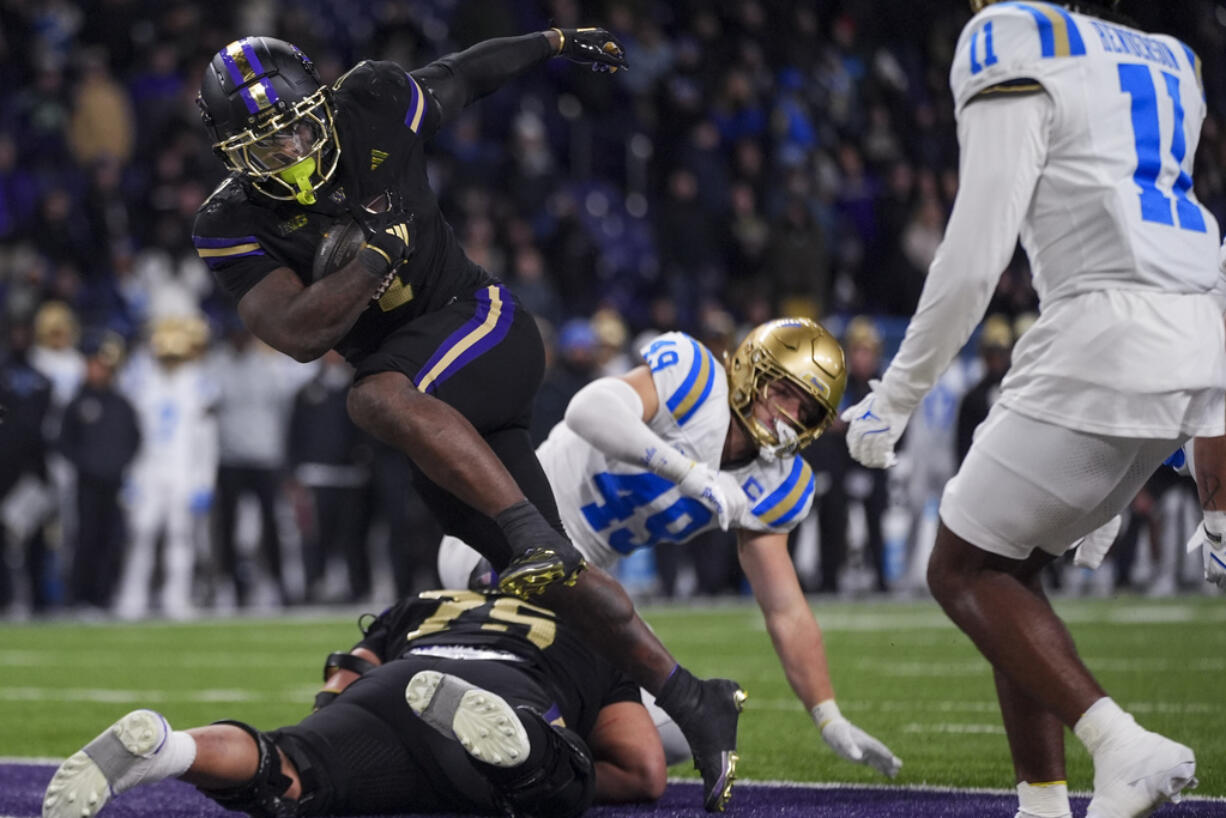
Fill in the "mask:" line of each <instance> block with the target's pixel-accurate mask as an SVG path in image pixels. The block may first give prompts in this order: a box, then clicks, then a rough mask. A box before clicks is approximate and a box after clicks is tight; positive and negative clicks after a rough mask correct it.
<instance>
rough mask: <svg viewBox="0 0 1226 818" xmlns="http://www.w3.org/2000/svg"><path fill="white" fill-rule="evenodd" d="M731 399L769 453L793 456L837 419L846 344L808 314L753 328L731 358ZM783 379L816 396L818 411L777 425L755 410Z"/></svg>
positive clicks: (844, 382)
mask: <svg viewBox="0 0 1226 818" xmlns="http://www.w3.org/2000/svg"><path fill="white" fill-rule="evenodd" d="M725 365H726V366H727V369H728V403H729V406H730V408H731V409H732V413H733V414H734V415H735V416H736V417H737V418H738V419H739V420H740V421H741V424H742V425H743V426H744V427H745V430H746V431H747V432H748V433H749V436H750V437H751V438H752V439H753V441H754V443H756V444H757V446H758V454H759V455H760V456H764V457H767V458H768V459H777V458H780V457H785V456H790V455H792V454H795V453H796V452H798V451H800V450H801V449H803V448H804V447H805V446H807V445H809V444H810V443H812V442H813V441H814V440H816V439H817V438H818V436H820V435H821V433H822V432H824V431H825V430H826V429H827V428H828V427H829V426H830V423H831V422H832V421H833V420H834V416H835V414H836V413H837V411H838V406H839V402H840V401H841V400H842V399H843V389H844V388H845V387H846V385H847V367H846V364H845V362H844V360H843V348H842V347H841V346H840V345H839V342H838V341H836V340H835V339H834V336H832V335H831V334H830V333H829V332H827V331H826V329H825V328H824V327H822V326H821V325H820V324H818V323H817V322H816V321H811V320H809V319H808V318H781V319H778V320H775V321H768V322H767V323H765V324H761V325H759V326H757V327H755V328H754V329H753V331H751V332H750V333H749V335H747V336H746V337H745V340H744V341H742V342H741V345H740V346H738V347H737V348H736V351H735V352H733V353H732V355H731V356H729V357H728V358H727V359H726V360H725ZM776 381H783V382H786V383H787V384H790V385H791V386H792V387H795V389H797V390H799V391H800V393H801V394H803V395H804V396H806V397H807V398H812V399H813V400H814V401H816V404H817V407H818V409H817V411H816V413H815V416H813V417H790V416H789V417H788V418H787V421H786V422H785V421H784V420H776V421H775V422H774V424H773V428H772V427H771V426H768V425H766V424H765V423H763V422H762V421H761V420H759V419H758V418H757V417H756V416H755V415H754V412H753V407H754V403H755V401H759V400H767V389H768V387H769V386H770V385H771V384H772V383H774V382H776Z"/></svg>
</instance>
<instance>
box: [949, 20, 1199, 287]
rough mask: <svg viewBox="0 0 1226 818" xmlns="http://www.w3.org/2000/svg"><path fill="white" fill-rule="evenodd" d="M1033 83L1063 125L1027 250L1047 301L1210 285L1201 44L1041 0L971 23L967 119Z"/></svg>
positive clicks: (1025, 231)
mask: <svg viewBox="0 0 1226 818" xmlns="http://www.w3.org/2000/svg"><path fill="white" fill-rule="evenodd" d="M1036 83H1037V84H1038V85H1039V86H1041V87H1042V89H1043V91H1045V92H1046V93H1047V94H1048V95H1049V96H1050V97H1051V99H1052V101H1053V103H1054V104H1053V116H1052V121H1051V123H1050V126H1049V127H1050V131H1049V134H1048V145H1047V158H1046V163H1045V166H1044V169H1043V172H1042V175H1041V177H1040V179H1039V182H1038V186H1037V188H1036V189H1035V193H1034V197H1033V199H1032V201H1031V205H1030V209H1029V211H1028V213H1027V214H1026V218H1025V221H1024V224H1023V227H1022V231H1021V241H1022V245H1023V247H1025V249H1026V252H1027V254H1028V256H1029V257H1030V263H1031V267H1032V269H1033V273H1034V285H1035V291H1036V292H1037V293H1038V294H1039V297H1040V299H1041V300H1042V301H1044V302H1046V301H1048V300H1050V299H1055V298H1061V297H1065V296H1068V295H1073V294H1077V293H1082V292H1086V291H1090V290H1104V289H1140V290H1160V291H1162V292H1167V293H1204V292H1208V291H1209V290H1210V289H1212V288H1213V286H1214V283H1215V280H1216V270H1215V269H1214V268H1213V263H1212V262H1213V259H1214V255H1215V251H1216V249H1217V243H1218V236H1219V234H1218V225H1217V222H1216V221H1215V219H1214V218H1213V216H1212V214H1210V213H1209V211H1208V210H1206V209H1205V208H1204V207H1203V206H1201V204H1200V203H1199V202H1198V201H1197V199H1196V195H1195V193H1194V192H1193V190H1192V160H1193V157H1194V156H1195V154H1196V145H1197V142H1198V141H1199V138H1200V129H1201V122H1202V121H1203V120H1204V118H1205V100H1204V94H1203V91H1202V88H1201V79H1200V59H1199V58H1198V57H1197V56H1196V54H1195V53H1194V52H1193V51H1192V49H1190V48H1188V47H1187V46H1186V45H1184V44H1183V43H1181V42H1180V41H1179V40H1177V39H1175V38H1173V37H1170V36H1167V35H1156V34H1146V33H1144V32H1141V31H1137V30H1135V29H1131V28H1128V27H1125V26H1122V25H1118V24H1115V23H1110V22H1106V21H1103V20H1099V19H1096V18H1093V17H1089V16H1086V15H1082V14H1076V13H1072V12H1069V11H1067V10H1065V9H1064V8H1061V7H1059V6H1055V5H1052V4H1049V3H1041V2H1005V3H996V4H994V5H991V6H988V7H987V8H986V9H984V10H983V11H982V12H980V13H979V14H977V15H975V17H973V18H972V19H971V21H970V22H969V23H967V25H966V28H964V29H963V31H962V35H961V37H960V38H959V41H958V48H957V54H956V56H955V59H954V63H953V67H952V69H951V72H950V84H951V86H952V89H953V95H954V101H955V105H956V106H957V112H958V115H959V116H961V113H962V111H963V110H964V109H965V107H966V106H967V105H968V104H969V103H971V101H972V100H973V99H975V97H976V96H977V95H980V94H984V93H987V94H1008V93H1017V92H1025V91H1028V90H1033V89H1034V86H1035V84H1036Z"/></svg>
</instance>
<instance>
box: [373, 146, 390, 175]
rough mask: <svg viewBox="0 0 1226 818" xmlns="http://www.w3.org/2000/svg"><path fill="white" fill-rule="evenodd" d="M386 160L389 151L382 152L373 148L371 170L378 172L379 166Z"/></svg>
mask: <svg viewBox="0 0 1226 818" xmlns="http://www.w3.org/2000/svg"><path fill="white" fill-rule="evenodd" d="M386 158H387V151H381V150H377V149H375V148H371V149H370V169H371V170H378V169H379V166H380V165H382V164H383V160H384V159H386Z"/></svg>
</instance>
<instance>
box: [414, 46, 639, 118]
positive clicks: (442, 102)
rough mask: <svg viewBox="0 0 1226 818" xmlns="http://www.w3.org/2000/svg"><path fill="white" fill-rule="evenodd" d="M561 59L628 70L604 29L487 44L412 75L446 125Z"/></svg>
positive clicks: (435, 62)
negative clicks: (538, 68) (545, 64)
mask: <svg viewBox="0 0 1226 818" xmlns="http://www.w3.org/2000/svg"><path fill="white" fill-rule="evenodd" d="M559 56H561V57H566V58H567V59H570V60H572V61H574V62H580V63H590V64H591V65H592V66H593V67H594V68H595V67H602V68H604V69H605V70H613V71H615V70H617V69H618V68H625V67H626V58H625V52H624V50H623V49H622V47H621V44H620V43H618V42H617V39H616V38H615V37H614V36H613V35H612V34H610V33H609V32H608V31H606V30H604V29H603V28H581V29H560V28H551V29H549V30H548V31H542V32H536V33H534V34H525V35H523V36H520V37H498V38H495V39H492V40H483V41H482V42H479V43H477V44H476V45H474V46H472V47H471V48H467V49H465V50H464V51H460V52H457V53H455V54H448V55H447V56H445V57H442V58H441V59H438V60H436V61H434V62H432V63H430V64H429V65H426V66H424V67H422V68H419V69H417V70H416V71H412V72H411V74H412V76H413V79H415V80H417V81H418V82H419V83H421V84H423V85H425V86H426V87H427V88H428V89H429V90H430V93H431V94H432V95H433V96H434V100H435V101H436V102H437V103H438V107H439V109H440V113H441V115H442V122H443V124H446V123H447V122H450V121H452V120H454V119H455V118H456V117H457V116H458V115H459V113H460V111H462V110H463V109H464V108H465V107H466V106H468V105H471V104H472V103H473V102H475V101H477V100H478V99H481V97H484V96H486V95H487V94H490V93H492V92H494V91H496V90H497V89H498V88H500V87H502V86H503V85H504V84H506V83H507V82H510V81H511V80H513V79H515V78H516V77H518V76H519V75H521V74H523V73H524V72H525V71H527V70H529V69H530V68H533V67H535V66H537V65H540V64H541V63H543V62H545V61H546V60H548V59H549V58H551V57H559Z"/></svg>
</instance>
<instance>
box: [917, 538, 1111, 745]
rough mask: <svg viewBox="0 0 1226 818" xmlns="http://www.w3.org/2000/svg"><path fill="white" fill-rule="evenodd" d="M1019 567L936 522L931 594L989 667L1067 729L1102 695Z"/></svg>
mask: <svg viewBox="0 0 1226 818" xmlns="http://www.w3.org/2000/svg"><path fill="white" fill-rule="evenodd" d="M1021 566H1022V562H1021V561H1019V560H1011V559H1007V558H1005V557H1001V556H998V555H996V554H992V553H989V552H987V551H984V550H983V549H981V548H977V547H975V546H974V545H972V544H971V543H969V542H967V541H966V540H964V539H962V538H961V537H959V536H958V535H957V534H955V533H953V532H952V531H950V530H949V529H948V528H946V527H945V524H944V523H941V525H940V527H939V529H938V531H937V538H936V544H935V545H934V546H933V550H932V558H931V560H930V561H929V563H928V587H929V588H930V589H931V590H932V595H933V597H935V598H936V600H937V602H938V603H940V605H941V607H942V608H943V609H944V610H945V613H946V614H948V615H949V618H950V619H952V620H953V621H954V624H956V625H957V626H958V627H959V628H961V629H962V630H963V632H965V633H966V635H967V636H969V637H970V638H971V641H972V642H974V643H975V646H976V647H977V648H979V652H980V653H982V654H983V655H984V657H985V658H987V660H988V661H989V662H991V663H992V666H993V667H994V668H996V669H997V670H1000V671H1001V672H1003V673H1004V674H1005V675H1006V676H1008V677H1009V678H1010V679H1011V680H1012V681H1013V682H1014V683H1015V684H1016V685H1017V686H1018V688H1020V689H1021V690H1022V691H1023V692H1025V693H1026V694H1027V695H1029V696H1031V697H1032V698H1033V699H1035V701H1037V702H1039V703H1040V704H1041V705H1043V706H1044V707H1045V708H1046V709H1048V710H1049V711H1051V712H1052V713H1054V714H1056V716H1058V717H1059V719H1060V721H1061V722H1062V723H1064V724H1066V725H1068V726H1070V727H1071V726H1073V724H1075V723H1076V721H1077V719H1078V718H1080V717H1081V714H1082V713H1084V712H1085V711H1086V710H1088V709H1089V707H1090V705H1092V704H1094V702H1096V701H1098V700H1099V699H1101V698H1102V697H1104V696H1106V695H1107V694H1106V692H1104V691H1103V689H1102V687H1101V686H1100V685H1099V684H1098V682H1097V681H1096V680H1095V679H1094V677H1093V676H1092V675H1091V674H1090V671H1089V669H1087V668H1086V666H1085V665H1084V664H1083V663H1082V661H1081V659H1080V657H1078V655H1077V649H1076V647H1075V646H1074V645H1073V639H1072V636H1070V635H1069V632H1068V629H1067V628H1066V627H1065V626H1064V623H1063V622H1061V621H1060V618H1059V617H1058V616H1056V613H1055V611H1053V610H1052V607H1051V605H1050V604H1049V603H1048V602H1047V600H1046V599H1045V598H1041V597H1038V596H1036V595H1035V594H1034V592H1033V591H1032V590H1031V589H1030V587H1028V586H1027V585H1026V584H1025V583H1023V582H1022V581H1021V580H1019V579H1018V578H1017V576H1016V574H1017V573H1018V572H1019V571H1020V570H1021Z"/></svg>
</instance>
